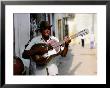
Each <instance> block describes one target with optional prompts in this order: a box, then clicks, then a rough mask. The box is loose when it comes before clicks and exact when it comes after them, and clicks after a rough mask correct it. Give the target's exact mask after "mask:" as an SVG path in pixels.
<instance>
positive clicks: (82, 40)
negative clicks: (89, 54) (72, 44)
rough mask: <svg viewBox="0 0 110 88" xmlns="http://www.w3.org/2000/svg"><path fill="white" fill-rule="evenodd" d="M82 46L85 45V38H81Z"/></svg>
mask: <svg viewBox="0 0 110 88" xmlns="http://www.w3.org/2000/svg"><path fill="white" fill-rule="evenodd" d="M81 42H82V47H84V39H81Z"/></svg>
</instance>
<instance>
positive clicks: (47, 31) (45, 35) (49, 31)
mask: <svg viewBox="0 0 110 88" xmlns="http://www.w3.org/2000/svg"><path fill="white" fill-rule="evenodd" d="M50 34H51V29H49V28H46V29H44V30H42V35H43V36H44V37H48V36H49V35H50Z"/></svg>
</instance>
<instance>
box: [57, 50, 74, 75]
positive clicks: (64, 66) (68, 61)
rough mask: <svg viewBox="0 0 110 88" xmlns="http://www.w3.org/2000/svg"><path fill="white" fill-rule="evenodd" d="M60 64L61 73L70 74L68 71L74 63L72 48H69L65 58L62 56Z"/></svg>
mask: <svg viewBox="0 0 110 88" xmlns="http://www.w3.org/2000/svg"><path fill="white" fill-rule="evenodd" d="M60 60H61V61H60V64H59V66H58V69H59V75H68V72H69V70H70V68H71V66H72V63H73V53H72V49H70V48H69V50H68V53H67V56H66V57H64V58H60Z"/></svg>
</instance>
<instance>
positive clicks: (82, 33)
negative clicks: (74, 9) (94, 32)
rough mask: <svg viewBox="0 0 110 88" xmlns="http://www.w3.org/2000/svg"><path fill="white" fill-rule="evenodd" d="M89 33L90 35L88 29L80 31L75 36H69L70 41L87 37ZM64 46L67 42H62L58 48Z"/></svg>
mask: <svg viewBox="0 0 110 88" xmlns="http://www.w3.org/2000/svg"><path fill="white" fill-rule="evenodd" d="M88 33H89V31H88V29H84V30H82V31H80V32H78V33H76V34H74V35H71V36H69V38H70V39H74V38H77V37H79V36H83V35H86V34H88ZM64 45H65V42H64V41H61V42H60V44H59V45H58V46H56V47H59V46H64Z"/></svg>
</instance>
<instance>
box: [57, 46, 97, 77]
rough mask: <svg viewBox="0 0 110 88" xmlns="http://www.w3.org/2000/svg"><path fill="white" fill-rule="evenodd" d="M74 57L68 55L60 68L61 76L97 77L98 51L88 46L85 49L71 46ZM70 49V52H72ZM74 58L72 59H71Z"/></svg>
mask: <svg viewBox="0 0 110 88" xmlns="http://www.w3.org/2000/svg"><path fill="white" fill-rule="evenodd" d="M70 49H71V50H72V51H71V53H72V54H73V55H68V56H67V58H68V60H67V59H65V61H64V63H62V65H61V66H60V68H59V69H60V74H61V75H96V74H97V54H96V49H90V48H89V46H88V45H86V46H85V47H84V48H83V47H81V46H80V45H74V46H73V45H72V46H70ZM70 49H69V50H70ZM71 57H72V58H71Z"/></svg>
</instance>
